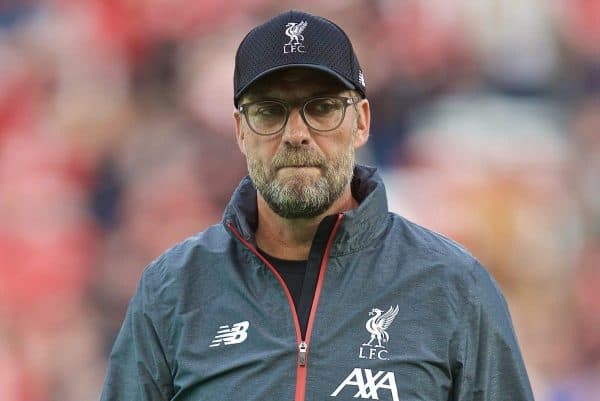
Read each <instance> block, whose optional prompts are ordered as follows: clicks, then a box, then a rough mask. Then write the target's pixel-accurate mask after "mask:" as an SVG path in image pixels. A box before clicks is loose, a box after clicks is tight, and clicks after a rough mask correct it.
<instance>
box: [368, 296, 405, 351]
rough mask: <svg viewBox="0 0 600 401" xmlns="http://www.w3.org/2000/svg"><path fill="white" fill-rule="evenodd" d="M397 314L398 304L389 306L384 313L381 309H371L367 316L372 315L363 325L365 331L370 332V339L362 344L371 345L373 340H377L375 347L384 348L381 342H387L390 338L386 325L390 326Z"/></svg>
mask: <svg viewBox="0 0 600 401" xmlns="http://www.w3.org/2000/svg"><path fill="white" fill-rule="evenodd" d="M397 314H398V305H396V306H395V307H393V306H390V309H388V310H387V311H386V312H385V313H384V312H383V311H382V310H381V309H377V308H373V309H371V312H369V316H373V317H372V318H370V319H369V320H367V324H366V325H365V326H366V328H367V331H368V332H369V333H371V339H370V340H369V342H368V343H366V344H363V345H367V346H371V345H372V344H373V341H375V340H377V344H376V345H375V347H378V348H384V345H383V344H382V343H387V342H388V340H389V338H390V336H389V334H388V333H387V331H386V330H387V328H388V327H390V324H392V322H393V321H394V318H395V317H396V315H397Z"/></svg>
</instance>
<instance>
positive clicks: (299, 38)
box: [233, 10, 366, 107]
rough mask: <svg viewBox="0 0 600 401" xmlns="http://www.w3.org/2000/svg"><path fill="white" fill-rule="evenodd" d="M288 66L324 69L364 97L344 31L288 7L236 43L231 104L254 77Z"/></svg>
mask: <svg viewBox="0 0 600 401" xmlns="http://www.w3.org/2000/svg"><path fill="white" fill-rule="evenodd" d="M290 67H304V68H313V69H316V70H321V71H324V72H326V73H328V74H331V75H332V76H333V77H335V78H337V79H338V80H339V81H340V82H341V83H342V84H343V85H344V86H346V87H347V88H348V89H354V90H356V91H358V92H359V93H360V94H361V95H362V97H366V88H365V79H364V76H363V72H362V69H361V68H360V65H359V64H358V59H357V57H356V54H354V49H353V48H352V43H351V42H350V39H348V36H347V35H346V33H345V32H344V31H343V30H342V29H341V28H340V27H339V26H337V25H336V24H334V23H333V22H331V21H329V20H328V19H325V18H322V17H318V16H316V15H312V14H309V13H306V12H303V11H297V10H291V11H287V12H285V13H282V14H279V15H277V16H275V17H273V18H272V19H270V20H268V21H267V22H265V23H264V24H262V25H259V26H257V27H255V28H254V29H252V30H251V31H250V32H249V33H248V34H247V35H246V37H245V38H244V39H243V40H242V43H240V46H239V47H238V50H237V53H236V55H235V70H234V73H233V91H234V96H233V103H234V104H235V106H236V107H237V105H238V100H239V99H240V97H241V96H242V94H243V93H244V92H245V91H246V90H247V89H248V88H249V87H250V85H252V84H253V83H254V82H256V81H257V80H258V79H260V78H262V77H264V76H265V75H267V74H269V73H271V72H275V71H279V70H282V69H285V68H290Z"/></svg>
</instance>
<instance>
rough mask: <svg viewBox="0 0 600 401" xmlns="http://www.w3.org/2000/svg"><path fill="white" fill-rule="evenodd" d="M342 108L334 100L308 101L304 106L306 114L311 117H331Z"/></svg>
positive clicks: (319, 99)
mask: <svg viewBox="0 0 600 401" xmlns="http://www.w3.org/2000/svg"><path fill="white" fill-rule="evenodd" d="M341 108H342V104H341V102H340V100H339V99H335V98H318V99H313V100H311V101H309V102H308V103H307V104H306V112H307V113H308V114H311V115H313V116H327V115H331V114H333V113H335V112H337V111H338V110H340V109H341Z"/></svg>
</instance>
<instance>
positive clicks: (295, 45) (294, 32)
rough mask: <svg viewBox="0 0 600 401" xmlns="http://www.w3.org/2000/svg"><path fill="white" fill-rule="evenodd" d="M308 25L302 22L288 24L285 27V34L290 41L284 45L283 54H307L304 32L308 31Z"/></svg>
mask: <svg viewBox="0 0 600 401" xmlns="http://www.w3.org/2000/svg"><path fill="white" fill-rule="evenodd" d="M307 25H308V23H307V22H306V21H302V22H288V23H287V24H286V25H285V34H286V35H287V36H288V37H289V38H290V41H289V42H288V43H286V44H285V45H283V53H284V54H288V53H306V48H305V47H304V44H303V43H301V42H304V36H302V32H303V31H304V29H306V26H307Z"/></svg>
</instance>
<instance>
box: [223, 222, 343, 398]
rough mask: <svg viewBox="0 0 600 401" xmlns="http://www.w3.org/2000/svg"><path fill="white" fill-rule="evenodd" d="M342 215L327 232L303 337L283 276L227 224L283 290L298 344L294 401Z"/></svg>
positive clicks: (301, 391)
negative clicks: (292, 319) (267, 269)
mask: <svg viewBox="0 0 600 401" xmlns="http://www.w3.org/2000/svg"><path fill="white" fill-rule="evenodd" d="M343 217H344V214H343V213H338V216H337V220H336V222H335V225H334V226H333V229H332V230H331V232H330V234H329V238H328V240H327V245H326V247H325V252H324V253H323V258H322V259H321V266H320V268H319V277H318V278H317V287H316V288H315V294H314V297H313V302H312V306H311V308H310V314H309V315H308V325H307V327H306V336H305V338H302V334H301V331H300V321H299V320H298V314H297V313H296V308H295V307H294V300H293V299H292V294H291V293H290V291H289V290H288V288H287V285H286V284H285V281H283V278H282V277H281V275H280V274H279V273H278V272H277V270H276V269H275V268H274V267H273V266H271V264H270V263H269V261H267V260H266V259H265V257H264V256H262V255H261V254H260V252H258V251H257V250H256V248H255V247H253V246H252V245H251V244H250V243H249V242H248V241H246V240H245V239H244V237H242V236H241V235H240V233H238V232H237V230H236V229H235V227H234V226H233V224H232V223H231V222H229V223H228V224H227V225H228V226H229V229H230V230H231V232H232V233H233V234H234V235H235V236H236V237H237V239H239V240H240V241H241V242H242V243H243V244H244V245H245V246H246V248H248V249H249V250H250V251H251V252H252V253H254V254H255V255H256V256H257V257H258V258H259V259H260V260H261V261H262V262H263V263H264V264H265V265H266V266H267V267H268V268H269V269H270V270H271V272H273V274H274V275H275V277H276V278H277V281H279V284H281V286H282V288H283V290H284V292H285V295H286V297H287V299H288V303H289V306H290V310H291V311H292V316H293V318H294V326H295V328H296V341H297V344H298V363H297V367H296V394H295V397H294V401H304V398H305V395H306V370H307V365H308V352H309V345H310V336H311V333H312V327H313V322H314V318H315V315H316V312H317V305H318V303H319V297H320V296H321V288H322V286H323V277H324V276H325V270H326V269H327V260H328V259H329V251H330V249H331V244H332V243H333V240H334V238H335V235H336V234H337V231H338V229H339V228H340V224H341V222H342V218H343Z"/></svg>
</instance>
